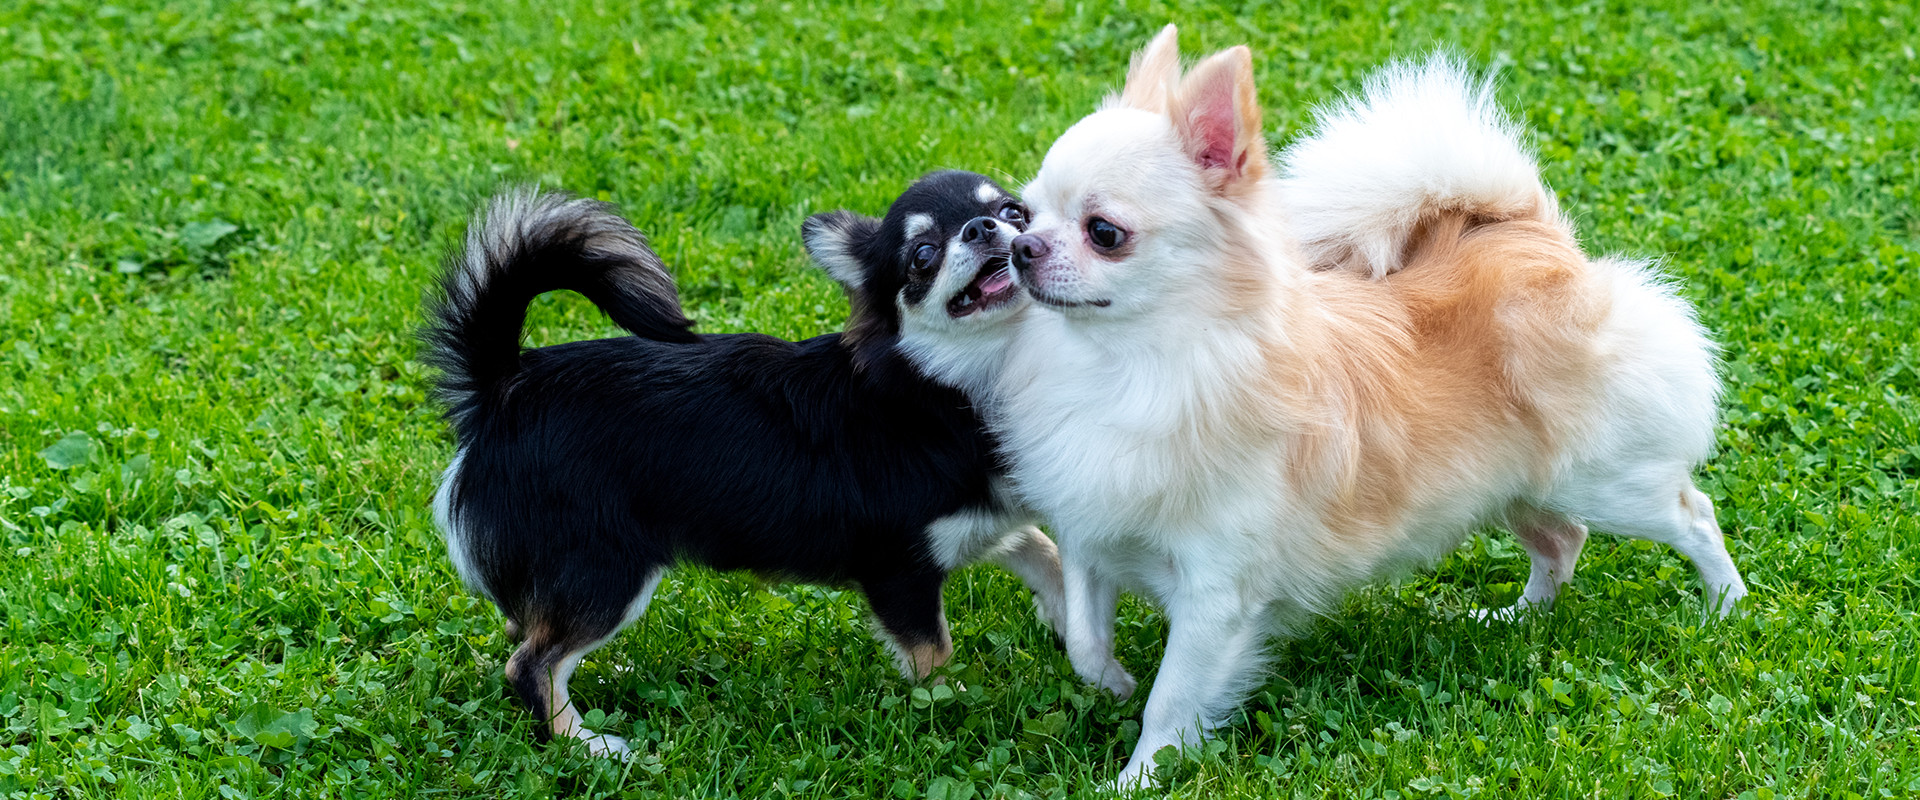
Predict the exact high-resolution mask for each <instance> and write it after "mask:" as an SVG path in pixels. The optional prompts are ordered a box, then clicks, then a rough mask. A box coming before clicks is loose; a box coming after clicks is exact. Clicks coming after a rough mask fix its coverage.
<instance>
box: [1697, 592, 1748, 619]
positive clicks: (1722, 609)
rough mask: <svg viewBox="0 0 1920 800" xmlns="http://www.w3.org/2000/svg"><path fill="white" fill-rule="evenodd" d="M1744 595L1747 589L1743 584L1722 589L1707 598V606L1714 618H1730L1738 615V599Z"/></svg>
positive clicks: (1739, 611) (1739, 612) (1745, 595)
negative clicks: (1729, 588)
mask: <svg viewBox="0 0 1920 800" xmlns="http://www.w3.org/2000/svg"><path fill="white" fill-rule="evenodd" d="M1746 597H1747V589H1746V587H1744V586H1741V587H1737V588H1734V589H1731V590H1722V591H1720V592H1718V593H1716V594H1714V595H1713V596H1712V597H1709V598H1707V606H1708V608H1709V609H1710V610H1711V613H1712V614H1713V616H1714V618H1715V619H1731V618H1733V617H1738V616H1740V614H1741V612H1742V609H1741V604H1740V601H1741V600H1744V599H1746Z"/></svg>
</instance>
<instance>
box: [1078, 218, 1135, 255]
mask: <svg viewBox="0 0 1920 800" xmlns="http://www.w3.org/2000/svg"><path fill="white" fill-rule="evenodd" d="M1087 238H1089V239H1092V240H1093V243H1094V245H1095V246H1097V247H1099V248H1100V249H1102V250H1112V249H1113V248H1116V247H1119V246H1120V243H1121V242H1124V241H1126V240H1127V232H1126V231H1123V230H1120V228H1119V227H1118V226H1116V225H1114V224H1113V223H1111V222H1108V221H1106V220H1104V219H1101V218H1099V217H1094V218H1093V219H1090V220H1087Z"/></svg>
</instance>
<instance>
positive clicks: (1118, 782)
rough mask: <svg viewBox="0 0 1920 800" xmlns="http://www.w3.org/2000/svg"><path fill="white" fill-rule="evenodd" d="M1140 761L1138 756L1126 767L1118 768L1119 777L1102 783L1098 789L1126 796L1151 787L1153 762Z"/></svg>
mask: <svg viewBox="0 0 1920 800" xmlns="http://www.w3.org/2000/svg"><path fill="white" fill-rule="evenodd" d="M1141 762H1142V759H1138V758H1136V759H1134V760H1133V761H1131V762H1129V763H1128V764H1127V768H1126V769H1123V770H1120V777H1118V778H1114V779H1113V782H1112V783H1107V784H1102V785H1101V787H1100V790H1101V791H1102V792H1104V793H1106V794H1111V795H1117V796H1119V797H1126V796H1128V795H1131V794H1133V793H1135V792H1140V791H1144V790H1146V789H1148V788H1151V787H1152V786H1153V762H1152V761H1150V760H1149V761H1147V762H1146V763H1141Z"/></svg>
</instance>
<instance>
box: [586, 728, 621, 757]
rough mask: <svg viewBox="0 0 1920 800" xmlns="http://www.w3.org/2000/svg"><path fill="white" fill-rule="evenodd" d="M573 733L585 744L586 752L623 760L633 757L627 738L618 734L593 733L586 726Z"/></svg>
mask: <svg viewBox="0 0 1920 800" xmlns="http://www.w3.org/2000/svg"><path fill="white" fill-rule="evenodd" d="M574 735H575V736H578V737H579V738H580V741H581V743H582V744H585V745H586V746H587V752H589V753H592V754H594V755H596V756H599V757H601V758H612V759H618V760H621V761H625V760H627V759H629V758H632V757H633V748H631V747H628V746H627V740H625V739H622V738H620V737H618V736H614V735H612V734H607V733H594V732H593V731H590V730H587V729H586V728H581V729H580V732H579V733H576V734H574Z"/></svg>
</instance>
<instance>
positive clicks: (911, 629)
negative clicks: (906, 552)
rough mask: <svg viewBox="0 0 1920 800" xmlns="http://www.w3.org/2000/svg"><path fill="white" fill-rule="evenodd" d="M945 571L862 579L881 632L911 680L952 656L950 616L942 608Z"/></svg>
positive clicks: (929, 673) (901, 667)
mask: <svg viewBox="0 0 1920 800" xmlns="http://www.w3.org/2000/svg"><path fill="white" fill-rule="evenodd" d="M946 582H947V574H946V573H945V572H943V571H932V572H925V571H922V572H911V573H901V574H895V575H886V576H881V577H879V578H875V579H872V580H864V581H861V582H860V588H861V590H863V591H865V592H866V595H867V603H868V604H869V605H871V606H872V607H873V615H874V617H876V618H877V619H878V620H879V623H880V635H881V639H882V641H885V642H886V643H887V644H888V645H889V646H890V647H891V648H892V649H893V654H894V656H895V657H896V658H897V659H899V662H900V671H901V672H902V673H904V674H905V675H906V676H907V677H908V678H910V679H912V680H916V681H919V680H925V679H926V677H927V676H928V675H931V674H933V671H934V670H935V669H938V668H939V667H940V666H941V665H942V664H945V663H947V659H948V658H950V657H952V656H953V639H952V638H951V637H950V636H948V634H947V617H946V613H945V612H944V611H943V610H942V609H941V604H940V590H941V588H942V587H944V586H945V585H946Z"/></svg>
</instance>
